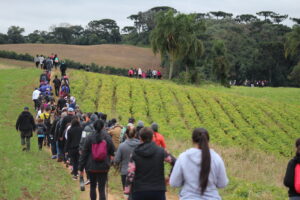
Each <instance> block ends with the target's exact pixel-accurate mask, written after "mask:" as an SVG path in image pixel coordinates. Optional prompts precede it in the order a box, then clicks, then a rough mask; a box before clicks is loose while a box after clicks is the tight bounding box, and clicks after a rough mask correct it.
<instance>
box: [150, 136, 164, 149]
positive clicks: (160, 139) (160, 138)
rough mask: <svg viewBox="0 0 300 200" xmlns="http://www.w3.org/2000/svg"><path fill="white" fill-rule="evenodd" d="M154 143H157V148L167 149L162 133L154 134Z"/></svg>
mask: <svg viewBox="0 0 300 200" xmlns="http://www.w3.org/2000/svg"><path fill="white" fill-rule="evenodd" d="M153 142H155V143H156V144H157V146H160V147H162V148H164V149H165V148H166V147H167V146H166V143H165V139H164V136H162V135H161V134H160V133H158V132H154V134H153Z"/></svg>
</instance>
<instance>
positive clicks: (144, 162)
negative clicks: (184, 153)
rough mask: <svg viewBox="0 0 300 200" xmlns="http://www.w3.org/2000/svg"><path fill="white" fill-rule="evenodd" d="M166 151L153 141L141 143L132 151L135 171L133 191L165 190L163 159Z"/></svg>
mask: <svg viewBox="0 0 300 200" xmlns="http://www.w3.org/2000/svg"><path fill="white" fill-rule="evenodd" d="M165 157H166V152H165V150H164V149H163V148H161V147H159V146H157V145H156V144H155V143H154V142H151V143H142V144H140V145H139V146H138V147H137V148H136V149H135V150H134V152H133V155H132V160H133V161H134V162H135V166H136V171H135V177H134V183H133V192H139V191H166V184H165V175H164V160H165Z"/></svg>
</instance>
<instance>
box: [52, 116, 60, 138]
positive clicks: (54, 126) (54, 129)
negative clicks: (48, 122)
mask: <svg viewBox="0 0 300 200" xmlns="http://www.w3.org/2000/svg"><path fill="white" fill-rule="evenodd" d="M59 120H60V118H59V117H55V119H54V121H53V123H52V126H51V130H50V135H52V136H53V139H54V141H57V134H56V125H57V123H58V122H59Z"/></svg>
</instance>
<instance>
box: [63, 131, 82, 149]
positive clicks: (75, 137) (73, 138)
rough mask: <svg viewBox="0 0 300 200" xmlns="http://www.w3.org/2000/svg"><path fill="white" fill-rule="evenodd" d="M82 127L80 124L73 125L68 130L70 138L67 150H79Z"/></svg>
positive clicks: (66, 146)
mask: <svg viewBox="0 0 300 200" xmlns="http://www.w3.org/2000/svg"><path fill="white" fill-rule="evenodd" d="M81 134H82V128H81V127H80V126H76V127H71V128H70V129H69V130H68V139H67V143H66V145H65V152H69V153H70V151H72V150H75V151H79V143H80V139H81Z"/></svg>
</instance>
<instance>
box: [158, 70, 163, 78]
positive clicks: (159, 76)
mask: <svg viewBox="0 0 300 200" xmlns="http://www.w3.org/2000/svg"><path fill="white" fill-rule="evenodd" d="M161 76H162V75H161V72H160V71H159V70H157V78H158V79H161Z"/></svg>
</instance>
